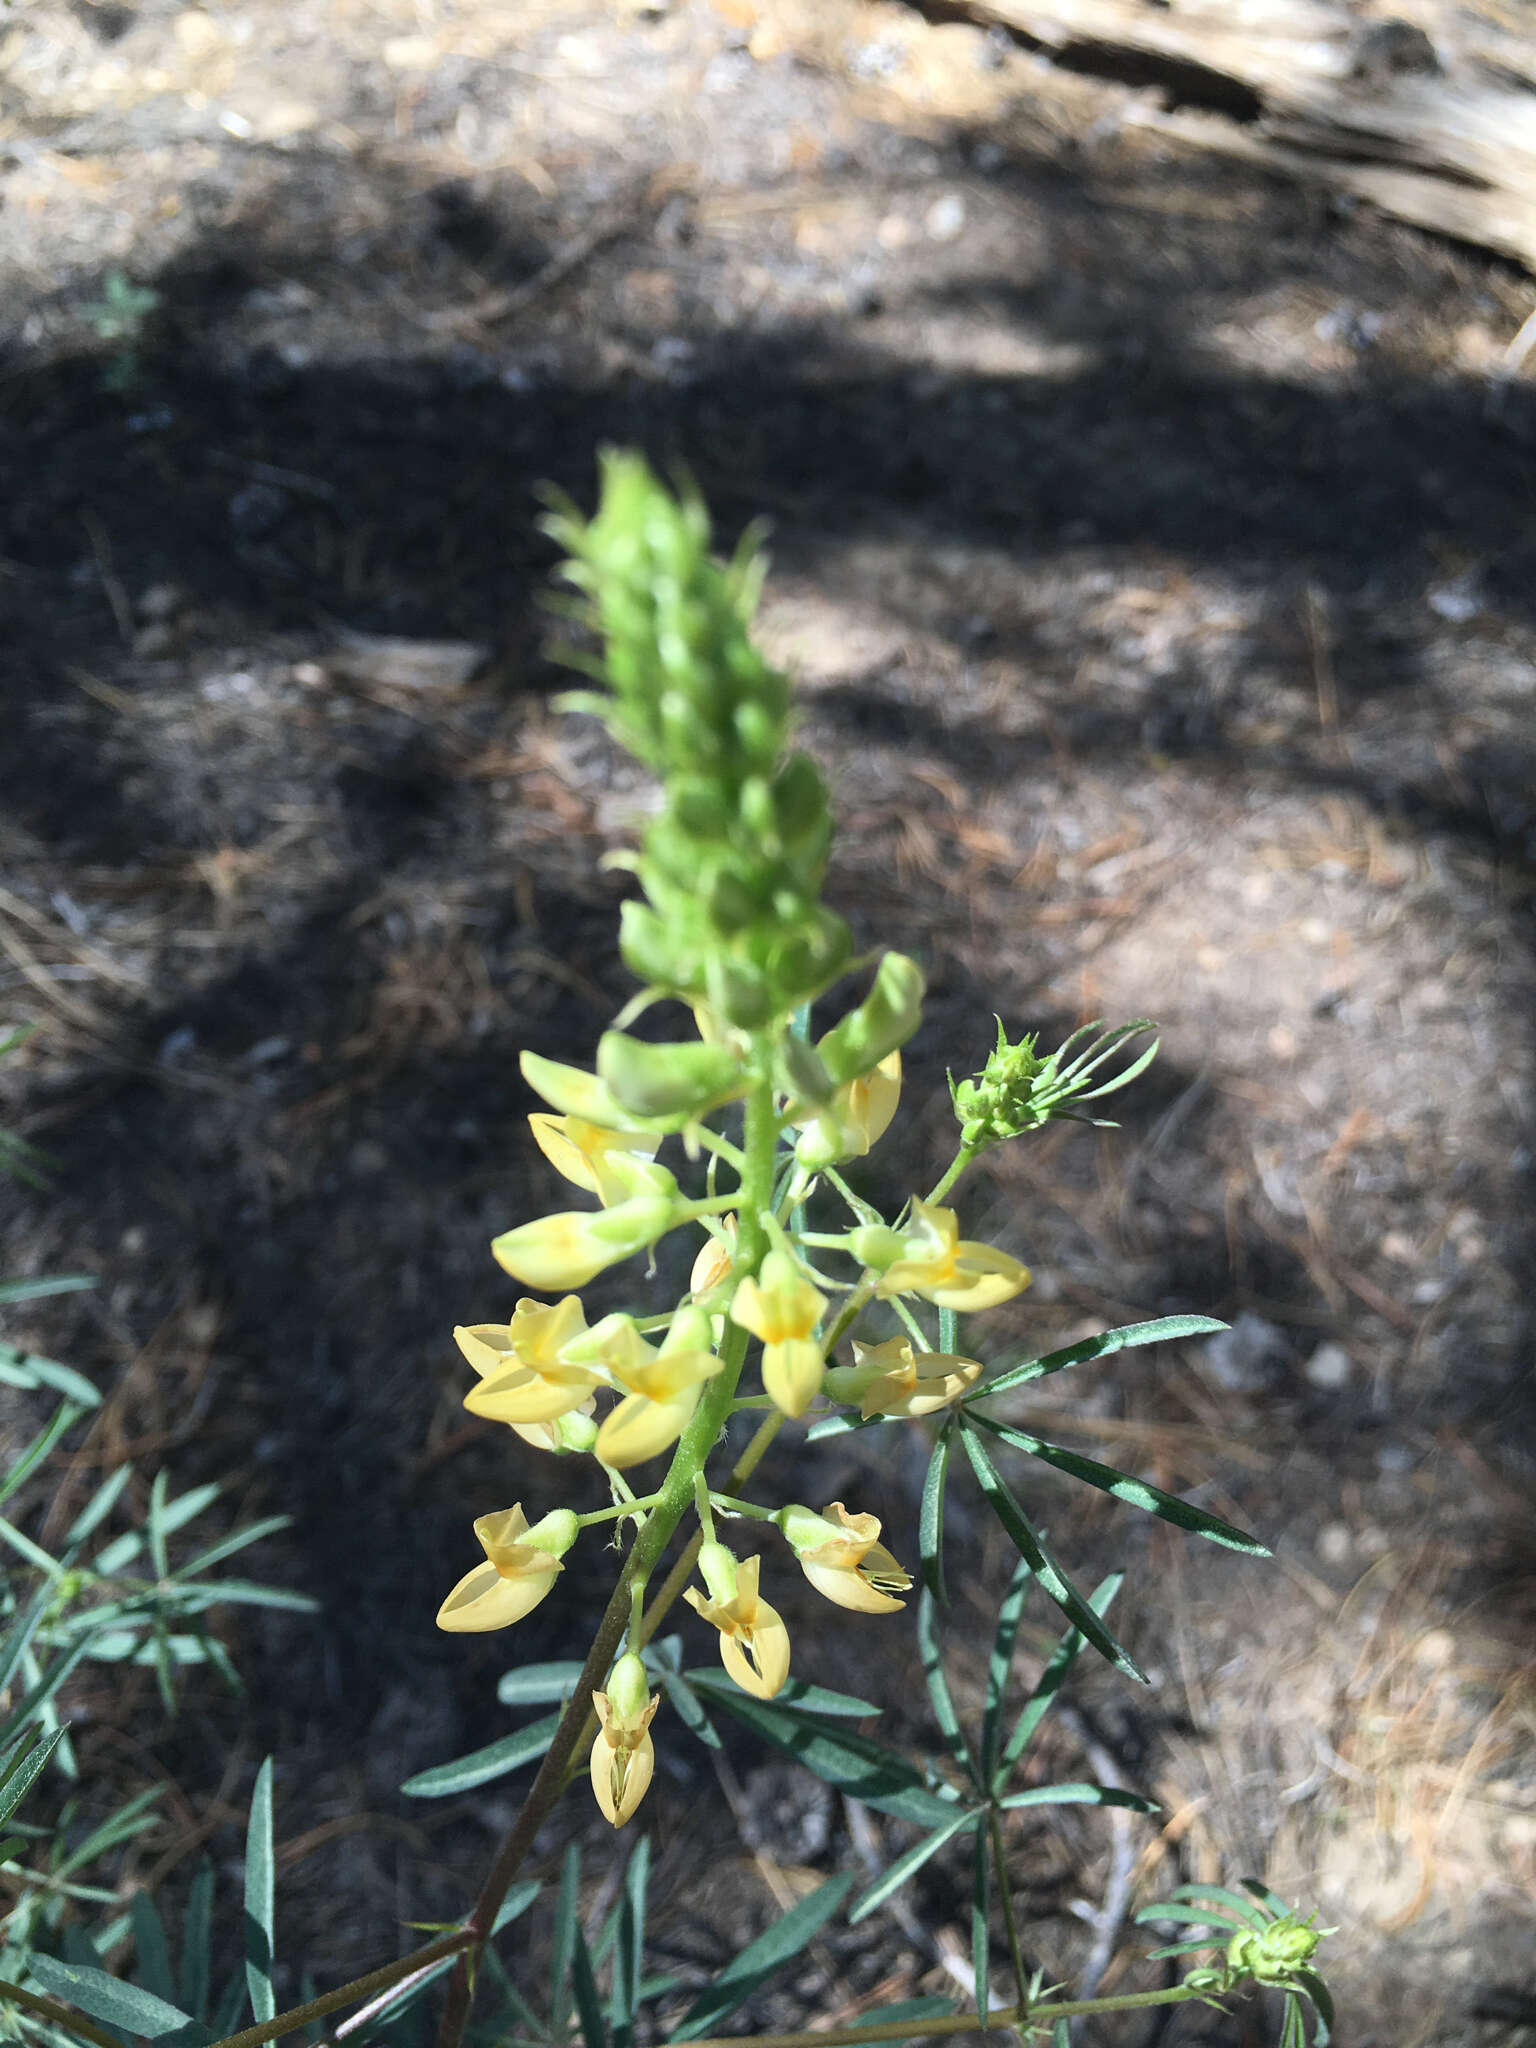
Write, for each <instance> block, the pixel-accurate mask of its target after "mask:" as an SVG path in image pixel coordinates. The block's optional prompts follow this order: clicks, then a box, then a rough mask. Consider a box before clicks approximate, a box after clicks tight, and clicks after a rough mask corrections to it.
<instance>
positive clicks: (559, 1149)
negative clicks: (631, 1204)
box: [528, 1110, 661, 1209]
mask: <svg viewBox="0 0 1536 2048" xmlns="http://www.w3.org/2000/svg"><path fill="white" fill-rule="evenodd" d="M528 1127H529V1129H530V1130H531V1131H532V1132H533V1136H534V1142H535V1144H536V1145H537V1146H538V1148H539V1150H540V1151H541V1152H542V1153H543V1154H544V1157H545V1158H546V1159H547V1160H548V1161H549V1163H550V1165H551V1166H552V1167H553V1168H554V1169H555V1171H556V1173H562V1174H564V1176H565V1178H566V1179H567V1180H569V1181H574V1182H575V1184H576V1186H577V1187H579V1188H585V1189H586V1191H587V1193H588V1194H589V1195H596V1196H597V1199H598V1200H599V1201H600V1202H601V1203H602V1205H603V1207H604V1208H605V1209H608V1208H612V1207H613V1205H614V1204H615V1203H617V1202H625V1201H628V1199H629V1198H630V1196H631V1195H632V1194H633V1193H634V1192H635V1191H634V1189H633V1187H631V1186H630V1185H629V1184H628V1183H627V1182H626V1181H624V1180H623V1179H622V1178H621V1177H620V1174H619V1173H618V1172H616V1171H615V1168H614V1162H613V1160H612V1159H611V1158H610V1156H609V1155H610V1154H612V1153H615V1152H618V1153H624V1154H626V1155H628V1156H629V1157H631V1158H633V1157H639V1158H642V1159H653V1158H654V1157H655V1156H656V1148H657V1146H658V1145H659V1144H660V1143H661V1137H660V1135H659V1133H653V1132H646V1131H610V1130H607V1129H605V1128H604V1126H603V1125H602V1124H593V1123H588V1122H587V1120H586V1118H585V1117H579V1116H550V1115H549V1114H548V1113H547V1112H546V1111H544V1110H539V1111H536V1112H535V1114H534V1115H532V1116H530V1117H529V1119H528Z"/></svg>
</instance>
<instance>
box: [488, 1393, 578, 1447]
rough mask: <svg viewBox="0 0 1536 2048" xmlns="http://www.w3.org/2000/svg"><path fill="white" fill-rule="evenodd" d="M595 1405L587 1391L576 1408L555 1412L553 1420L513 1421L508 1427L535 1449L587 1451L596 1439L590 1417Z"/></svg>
mask: <svg viewBox="0 0 1536 2048" xmlns="http://www.w3.org/2000/svg"><path fill="white" fill-rule="evenodd" d="M596 1406H597V1403H596V1402H595V1401H594V1400H593V1398H592V1396H591V1395H590V1394H588V1396H587V1398H586V1400H585V1401H583V1402H582V1404H581V1406H580V1407H579V1408H573V1409H572V1410H571V1412H570V1414H569V1415H557V1416H556V1417H555V1419H554V1421H553V1422H513V1423H510V1424H509V1425H508V1427H509V1428H510V1429H511V1431H512V1434H513V1435H514V1436H520V1437H521V1438H522V1440H523V1442H524V1443H525V1444H532V1445H533V1448H534V1449H535V1450H536V1451H553V1452H554V1453H555V1454H556V1456H557V1457H558V1456H563V1455H564V1453H565V1452H567V1451H590V1450H591V1448H592V1446H593V1445H594V1444H595V1443H596V1442H597V1424H596V1423H595V1422H594V1421H593V1419H592V1412H593V1410H594V1409H595V1408H596Z"/></svg>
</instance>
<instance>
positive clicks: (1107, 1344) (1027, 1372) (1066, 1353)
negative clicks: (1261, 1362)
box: [972, 1316, 1227, 1401]
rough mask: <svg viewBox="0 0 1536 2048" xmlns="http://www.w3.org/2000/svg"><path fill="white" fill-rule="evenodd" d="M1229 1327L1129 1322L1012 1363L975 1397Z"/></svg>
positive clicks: (1203, 1322) (1181, 1319)
mask: <svg viewBox="0 0 1536 2048" xmlns="http://www.w3.org/2000/svg"><path fill="white" fill-rule="evenodd" d="M1226 1327H1227V1326H1226V1324H1225V1323H1220V1322H1217V1320H1216V1318H1215V1317H1214V1316H1159V1317H1158V1318H1157V1320H1156V1321H1155V1322H1150V1323H1126V1324H1124V1325H1122V1327H1121V1328H1120V1329H1118V1330H1105V1331H1104V1332H1103V1333H1102V1334H1101V1335H1100V1336H1097V1337H1084V1338H1083V1340H1082V1341H1081V1343H1078V1344H1068V1345H1067V1346H1066V1347H1065V1349H1064V1350H1061V1351H1048V1352H1047V1353H1046V1355H1045V1356H1044V1357H1043V1358H1032V1359H1030V1360H1029V1361H1028V1362H1027V1363H1026V1364H1024V1365H1015V1366H1011V1367H1010V1368H1009V1369H1008V1370H1007V1371H1006V1372H1002V1373H999V1374H998V1376H997V1378H996V1379H995V1380H984V1381H983V1382H982V1384H981V1385H980V1386H979V1387H977V1388H975V1389H974V1391H973V1394H972V1399H973V1400H977V1401H980V1400H982V1399H984V1398H985V1399H990V1398H991V1396H992V1395H993V1394H1006V1393H1007V1392H1008V1390H1009V1388H1010V1387H1022V1386H1024V1385H1026V1384H1027V1383H1028V1382H1029V1381H1030V1380H1039V1379H1044V1378H1045V1377H1046V1375H1047V1374H1048V1373H1053V1372H1065V1371H1066V1369H1067V1367H1068V1366H1069V1365H1082V1364H1084V1363H1085V1362H1086V1361H1087V1360H1088V1359H1090V1358H1107V1357H1108V1356H1109V1354H1110V1353H1111V1352H1112V1351H1134V1350H1135V1349H1136V1347H1137V1346H1138V1345H1141V1344H1166V1343H1169V1342H1171V1341H1172V1340H1173V1339H1175V1338H1178V1337H1208V1336H1211V1335H1213V1334H1214V1333H1215V1332H1216V1331H1217V1330H1224V1329H1225V1328H1226Z"/></svg>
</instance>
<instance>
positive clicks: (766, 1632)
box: [720, 1600, 789, 1700]
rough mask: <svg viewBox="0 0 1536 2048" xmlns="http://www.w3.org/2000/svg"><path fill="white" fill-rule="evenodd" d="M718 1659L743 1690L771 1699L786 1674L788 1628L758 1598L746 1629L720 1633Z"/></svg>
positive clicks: (787, 1663)
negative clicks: (731, 1632) (755, 1608)
mask: <svg viewBox="0 0 1536 2048" xmlns="http://www.w3.org/2000/svg"><path fill="white" fill-rule="evenodd" d="M720 1661H721V1663H722V1664H723V1665H724V1666H725V1668H726V1670H727V1671H728V1672H729V1673H730V1675H731V1677H732V1678H734V1679H735V1681H736V1683H737V1684H738V1685H739V1686H740V1687H741V1689H742V1691H743V1692H750V1693H753V1694H755V1695H756V1697H757V1698H758V1699H760V1700H771V1699H772V1698H773V1696H774V1694H775V1693H776V1692H777V1691H778V1690H779V1688H780V1687H781V1686H782V1685H783V1683H784V1681H785V1679H786V1678H788V1676H789V1630H788V1629H787V1628H786V1627H785V1626H784V1624H783V1622H782V1621H781V1620H780V1618H779V1615H778V1612H777V1610H776V1609H775V1608H772V1607H770V1606H769V1605H768V1603H767V1601H766V1600H759V1601H758V1603H757V1613H756V1616H755V1618H754V1620H753V1623H752V1627H751V1628H750V1629H749V1630H745V1631H742V1632H740V1633H738V1634H736V1635H729V1636H728V1635H722V1636H721V1638H720Z"/></svg>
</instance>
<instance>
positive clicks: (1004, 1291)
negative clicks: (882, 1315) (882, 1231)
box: [877, 1201, 1030, 1309]
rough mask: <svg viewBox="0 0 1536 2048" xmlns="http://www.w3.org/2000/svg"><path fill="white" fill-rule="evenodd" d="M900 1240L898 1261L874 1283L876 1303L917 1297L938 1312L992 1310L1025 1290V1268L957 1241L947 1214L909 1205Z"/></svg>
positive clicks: (989, 1249) (954, 1222)
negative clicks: (904, 1296) (908, 1218)
mask: <svg viewBox="0 0 1536 2048" xmlns="http://www.w3.org/2000/svg"><path fill="white" fill-rule="evenodd" d="M901 1236H902V1252H901V1255H900V1256H899V1257H898V1258H897V1259H895V1260H894V1261H893V1262H892V1264H890V1265H889V1266H887V1267H886V1269H885V1271H884V1273H883V1274H882V1275H881V1277H880V1285H879V1288H878V1289H877V1292H878V1293H879V1294H880V1296H881V1298H882V1299H887V1300H888V1299H889V1298H890V1296H891V1295H893V1294H921V1295H924V1296H926V1298H927V1299H928V1300H929V1301H932V1302H935V1303H937V1305H938V1306H939V1307H940V1308H953V1309H979V1308H996V1307H997V1305H998V1303H999V1302H1002V1301H1011V1300H1012V1299H1013V1297H1014V1295H1016V1294H1022V1293H1023V1291H1024V1289H1025V1288H1026V1287H1027V1286H1028V1285H1029V1281H1030V1272H1029V1268H1028V1267H1027V1266H1025V1265H1021V1264H1020V1262H1019V1261H1018V1260H1017V1259H1015V1258H1013V1257H1011V1256H1010V1254H1009V1253H1007V1252H1000V1251H998V1250H997V1248H996V1246H994V1245H990V1244H977V1243H975V1242H974V1241H973V1240H972V1239H970V1238H962V1237H961V1236H960V1219H959V1218H958V1217H957V1216H956V1214H955V1212H954V1210H953V1209H941V1208H937V1207H930V1205H929V1204H928V1203H927V1202H917V1201H914V1202H913V1204H912V1220H911V1222H910V1223H909V1224H908V1225H907V1228H906V1229H905V1230H904V1231H903V1232H902V1233H901Z"/></svg>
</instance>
